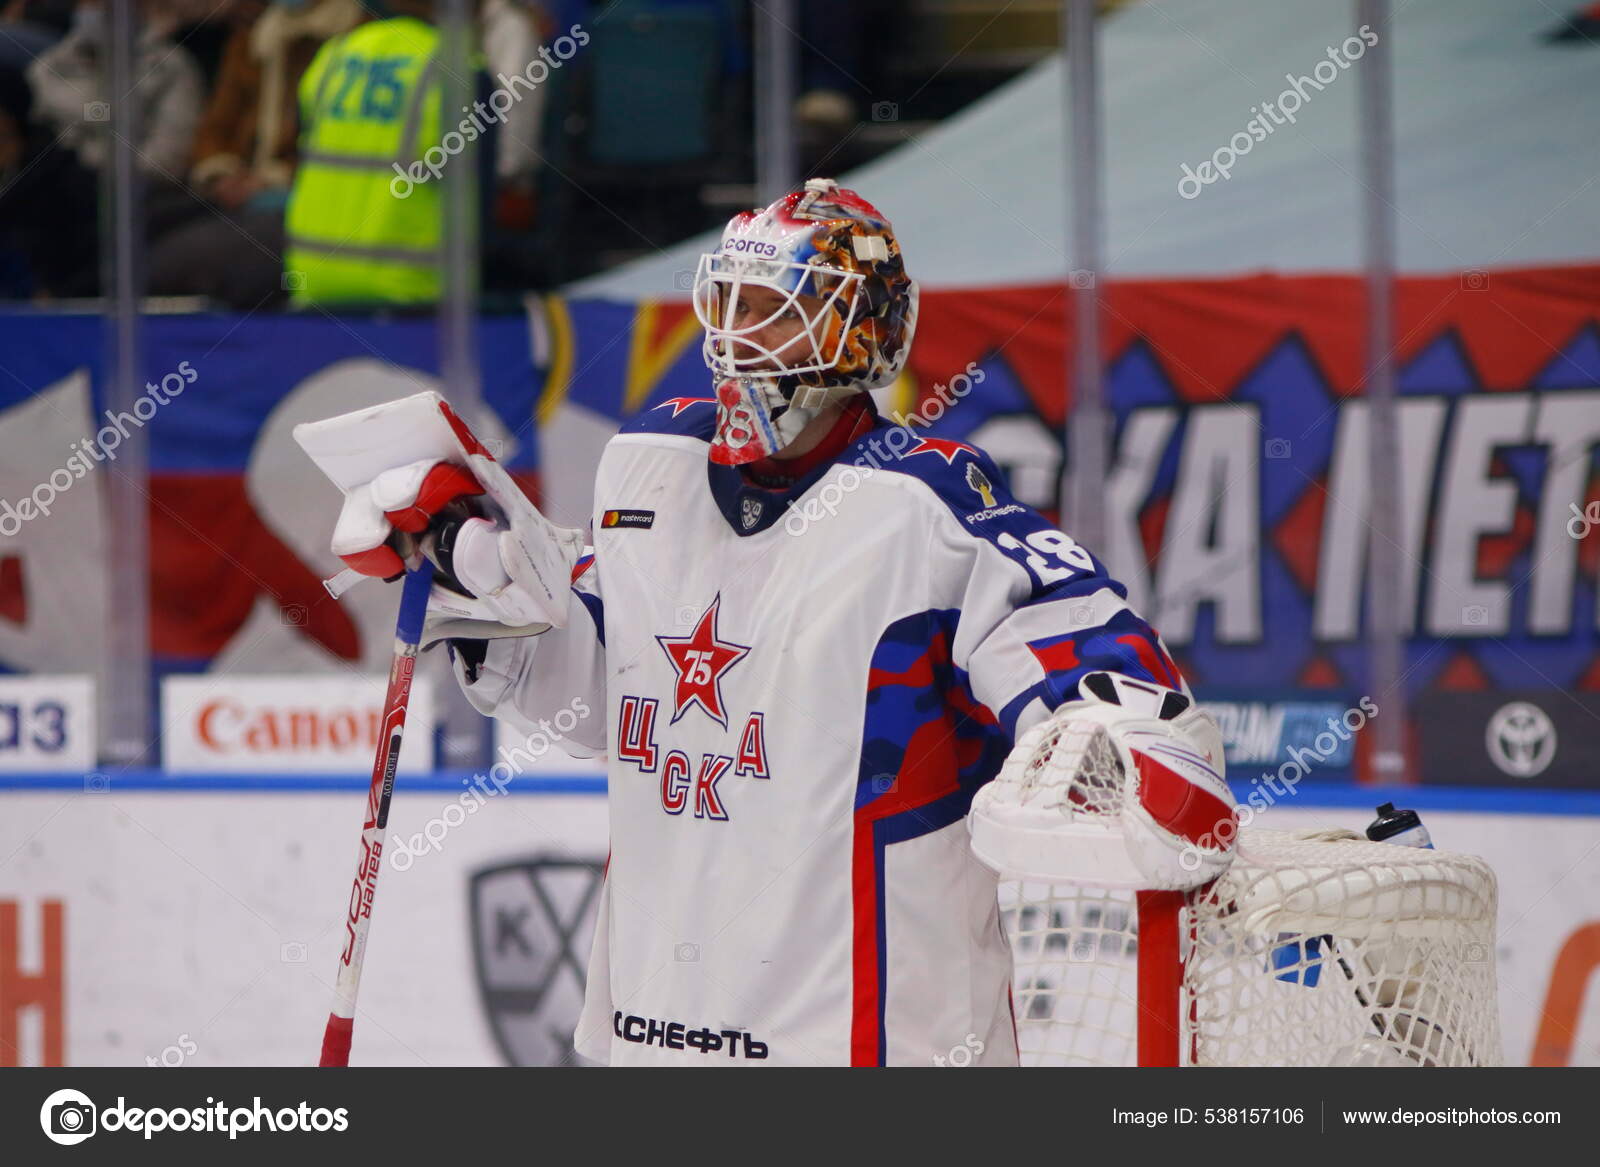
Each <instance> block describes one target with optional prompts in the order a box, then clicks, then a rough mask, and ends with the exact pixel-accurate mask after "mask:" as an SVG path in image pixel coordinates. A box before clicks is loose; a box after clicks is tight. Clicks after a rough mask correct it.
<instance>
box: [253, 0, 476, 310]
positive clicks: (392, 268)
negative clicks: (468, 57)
mask: <svg viewBox="0 0 1600 1167" xmlns="http://www.w3.org/2000/svg"><path fill="white" fill-rule="evenodd" d="M367 7H368V8H371V9H376V10H378V11H380V12H383V11H385V10H387V11H388V12H389V13H391V14H392V15H389V16H388V17H387V18H385V19H378V20H373V21H369V22H368V23H366V24H361V25H358V26H357V27H355V28H354V29H352V30H351V31H350V32H348V33H346V34H344V35H343V36H340V37H335V38H334V39H332V40H330V41H329V42H328V43H327V44H325V45H323V46H322V48H321V49H320V50H319V51H318V53H317V55H316V57H315V58H314V59H313V60H312V62H311V65H310V67H309V68H308V69H307V70H306V73H305V76H304V78H303V79H302V80H301V83H300V154H299V162H298V167H297V169H296V171H295V178H294V185H293V188H292V189H291V191H290V194H289V203H288V207H287V209H286V211H285V233H286V235H287V239H286V246H285V249H284V257H283V259H284V287H285V288H286V289H287V290H288V291H289V293H290V301H291V304H292V305H293V306H294V307H309V306H311V305H314V304H319V305H356V304H366V305H378V304H395V305H403V304H426V303H431V302H433V301H436V300H437V299H438V298H439V291H440V286H441V283H442V280H441V273H440V266H441V261H442V254H443V252H442V243H443V233H444V184H443V181H442V179H443V169H442V168H443V166H444V165H447V164H449V163H450V162H451V160H452V159H453V158H454V156H455V154H457V153H459V152H460V150H461V146H459V145H458V147H457V149H456V151H454V152H450V151H449V150H448V147H449V141H448V139H449V138H455V139H457V140H458V141H459V142H460V143H461V144H462V145H464V144H465V142H466V141H468V140H470V139H483V140H482V141H480V148H479V150H478V154H479V158H478V160H477V161H478V171H479V174H480V176H481V175H483V174H485V173H487V174H488V175H490V176H492V175H493V173H494V169H493V167H494V159H493V150H492V135H491V133H490V131H491V130H492V128H493V125H492V123H490V124H489V125H484V126H481V130H480V128H479V127H478V126H476V125H473V124H472V123H464V124H465V125H468V126H472V128H471V129H468V131H467V133H466V134H463V133H461V132H460V131H459V130H457V129H456V127H455V126H454V125H452V127H451V130H450V132H449V133H448V134H446V135H444V138H441V128H442V122H444V121H450V120H453V119H443V118H441V113H442V105H443V100H442V88H441V78H442V73H441V70H442V69H443V62H442V61H441V60H440V59H439V40H440V38H439V31H438V29H437V28H435V27H434V26H433V25H432V24H431V23H429V22H428V20H427V17H428V16H429V15H430V14H431V11H432V8H433V5H432V4H431V3H429V2H428V0H387V3H386V4H381V5H380V4H374V3H371V2H369V3H368V4H367ZM475 85H476V87H477V88H478V89H481V88H482V87H483V78H482V75H481V73H480V74H478V76H477V77H476V78H475ZM469 135H470V137H469ZM441 142H443V145H441ZM425 155H426V156H428V158H429V159H430V160H431V161H432V165H431V166H430V165H425V164H424V163H423V159H424V156H425ZM468 164H469V165H470V164H471V163H468ZM485 168H487V169H485ZM414 180H415V181H414ZM482 181H483V180H482V178H481V177H480V183H481V182H482ZM489 181H490V182H492V177H491V178H490V180H489ZM480 193H481V194H484V195H487V194H488V193H489V192H488V191H487V190H483V191H481V192H480Z"/></svg>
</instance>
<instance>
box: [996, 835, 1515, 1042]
mask: <svg viewBox="0 0 1600 1167" xmlns="http://www.w3.org/2000/svg"><path fill="white" fill-rule="evenodd" d="M1495 899H1496V896H1495V881H1494V875H1493V873H1492V872H1491V871H1490V870H1489V868H1488V866H1487V865H1486V864H1484V863H1483V862H1482V861H1481V860H1479V859H1476V858H1473V857H1471V856H1466V855H1458V854H1451V853H1449V852H1444V851H1430V850H1418V849H1414V848H1409V847H1400V846H1395V845H1393V844H1384V843H1372V842H1368V841H1367V840H1365V839H1359V838H1356V837H1354V836H1352V835H1351V834H1350V833H1349V832H1346V831H1324V832H1301V833H1298V834H1296V833H1289V832H1284V831H1275V830H1265V829H1250V828H1246V829H1244V830H1242V831H1241V832H1240V836H1239V846H1238V854H1237V858H1236V859H1235V861H1234V863H1233V865H1232V866H1231V867H1230V868H1229V869H1228V870H1227V872H1225V873H1224V874H1223V875H1222V876H1221V877H1219V878H1218V879H1216V880H1215V881H1213V882H1212V883H1211V884H1209V885H1207V886H1205V887H1203V888H1200V889H1198V890H1195V891H1191V892H1153V891H1141V892H1128V891H1112V890H1106V889H1103V888H1094V887H1089V886H1086V885H1083V884H1049V883H1041V882H1035V881H1026V880H1023V881H1018V880H1011V881H1007V882H1003V883H1002V884H1001V890H1000V908H1001V918H1002V922H1003V924H1004V927H1005V929H1006V934H1007V936H1008V937H1009V939H1010V942H1011V947H1012V953H1013V959H1014V962H1015V969H1014V979H1013V986H1014V992H1013V1002H1014V1006H1013V1007H1014V1009H1015V1014H1016V1025H1017V1039H1018V1045H1019V1047H1020V1052H1021V1060H1022V1064H1023V1065H1024V1066H1059V1065H1093V1066H1117V1065H1143V1066H1178V1065H1214V1066H1251V1065H1272V1066H1328V1065H1333V1066H1483V1065H1496V1064H1498V1063H1499V1062H1500V1034H1499V1021H1498V1009H1497V1007H1496V999H1495V967H1494V960H1495V949H1494V921H1495Z"/></svg>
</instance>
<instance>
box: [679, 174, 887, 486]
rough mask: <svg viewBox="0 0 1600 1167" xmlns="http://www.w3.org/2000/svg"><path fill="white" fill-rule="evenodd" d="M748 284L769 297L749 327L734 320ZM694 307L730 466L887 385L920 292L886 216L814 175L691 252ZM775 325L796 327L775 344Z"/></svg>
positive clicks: (720, 451) (720, 449)
mask: <svg viewBox="0 0 1600 1167" xmlns="http://www.w3.org/2000/svg"><path fill="white" fill-rule="evenodd" d="M749 288H763V289H766V290H767V291H769V292H771V293H775V295H773V296H770V297H767V298H764V300H763V303H762V305H761V308H760V310H759V318H758V319H754V320H747V319H741V318H740V316H739V310H740V308H741V305H742V302H743V300H744V297H743V296H742V295H741V293H742V292H744V291H745V290H746V289H749ZM694 311H695V316H696V318H697V319H698V320H699V322H700V324H701V326H702V327H703V328H704V329H705V342H704V345H703V348H702V354H703V355H704V357H705V362H706V365H707V366H708V367H709V368H710V369H711V371H712V373H713V375H714V376H715V377H716V378H717V382H718V390H717V397H718V405H719V418H718V436H717V440H715V441H714V442H713V443H712V453H711V456H712V459H713V460H714V461H718V462H725V463H738V462H745V461H750V460H752V459H754V458H756V457H760V456H762V455H764V454H770V453H772V452H774V451H775V450H776V449H778V448H780V447H781V446H783V445H784V444H786V443H787V442H788V441H790V440H792V439H793V438H794V436H795V434H796V433H798V432H799V429H800V428H802V427H803V425H804V422H805V420H808V419H809V417H811V416H814V414H815V413H816V411H818V410H820V409H821V408H822V407H823V406H824V405H826V404H828V403H829V402H830V401H834V400H838V399H840V398H843V397H847V396H849V395H851V394H854V393H860V392H865V391H867V390H871V389H878V388H882V387H883V386H886V385H889V384H891V383H892V382H893V381H894V379H895V378H896V377H898V376H899V375H900V371H901V369H902V368H904V367H905V362H906V358H907V356H908V354H909V353H910V351H911V341H912V338H913V336H914V334H915V332H916V323H917V285H916V283H915V281H913V280H912V279H911V278H910V277H909V276H907V275H906V270H905V264H904V262H903V261H902V259H901V255H900V245H899V243H898V242H897V241H896V240H895V236H894V232H893V229H892V228H891V227H890V225H889V221H888V220H887V219H886V218H885V217H884V216H883V214H882V213H881V212H880V211H879V210H878V209H877V208H876V207H874V206H873V205H872V204H871V203H868V202H867V201H866V200H865V199H863V198H861V197H860V196H859V195H857V194H856V193H855V192H854V191H850V190H845V189H843V188H841V187H840V186H839V185H838V183H836V182H835V181H834V180H833V179H828V178H816V179H811V180H810V181H808V182H807V183H806V184H805V187H804V189H802V190H798V191H792V192H790V193H789V194H787V195H785V196H784V197H783V198H781V199H779V200H778V201H777V202H775V203H773V204H772V205H771V206H769V207H767V208H765V209H764V210H759V211H746V212H744V213H742V214H739V215H735V216H734V217H733V219H731V220H730V221H729V223H728V225H727V228H726V229H725V230H724V231H723V234H722V240H721V243H720V245H719V246H718V248H717V250H716V251H714V252H710V253H708V254H706V255H703V256H701V257H700V265H699V269H698V270H697V272H696V274H695V285H694ZM752 315H755V313H752ZM780 320H782V321H797V322H798V324H799V327H798V328H794V329H788V330H785V331H786V333H787V338H786V339H784V340H782V341H781V342H774V341H773V340H772V339H771V332H770V330H771V328H772V326H773V325H774V324H775V323H776V322H778V321H780Z"/></svg>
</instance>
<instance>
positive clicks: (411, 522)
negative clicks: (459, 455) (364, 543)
mask: <svg viewBox="0 0 1600 1167" xmlns="http://www.w3.org/2000/svg"><path fill="white" fill-rule="evenodd" d="M482 493H483V487H481V486H479V485H478V480H477V479H476V478H474V477H473V476H472V475H471V474H469V473H468V472H467V471H465V470H463V469H462V468H461V467H460V466H457V465H455V464H454V463H452V462H440V463H439V464H438V465H437V466H434V467H433V468H432V469H430V470H429V471H428V474H427V477H426V478H424V479H423V480H422V486H421V487H420V488H419V489H418V490H417V501H416V502H414V503H412V504H411V505H410V506H408V507H401V508H400V509H399V510H397V511H384V512H383V517H384V518H386V519H388V520H389V521H390V522H391V523H393V524H394V528H395V530H397V531H404V532H405V533H406V534H408V535H420V534H422V532H424V531H426V530H427V529H428V524H429V523H431V522H432V521H433V519H434V516H436V515H437V514H438V513H439V512H440V511H442V510H443V509H444V508H445V507H447V506H449V505H450V504H451V503H453V502H455V500H456V499H458V498H465V497H466V496H468V495H475V494H482Z"/></svg>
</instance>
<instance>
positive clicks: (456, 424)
mask: <svg viewBox="0 0 1600 1167" xmlns="http://www.w3.org/2000/svg"><path fill="white" fill-rule="evenodd" d="M439 412H440V413H442V414H444V419H445V421H447V422H449V423H450V428H451V429H453V430H455V431H456V438H457V439H458V440H459V441H460V442H461V447H462V449H464V450H466V452H467V453H469V454H482V455H483V456H484V457H485V458H487V459H489V461H491V462H493V461H495V460H496V459H495V456H494V455H493V454H491V453H489V451H488V449H487V448H486V447H485V446H484V444H483V443H482V442H480V441H479V440H478V436H477V435H476V434H474V433H473V432H472V431H471V430H470V429H468V428H467V423H466V422H464V421H462V420H461V419H460V418H459V417H457V416H456V411H455V410H453V409H451V408H450V406H449V405H447V404H445V403H444V402H443V401H441V402H439Z"/></svg>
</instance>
